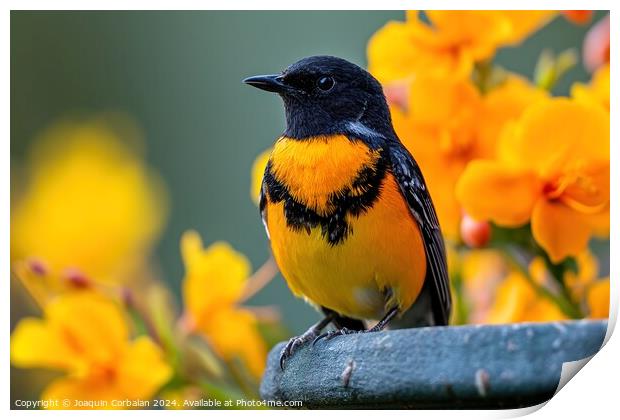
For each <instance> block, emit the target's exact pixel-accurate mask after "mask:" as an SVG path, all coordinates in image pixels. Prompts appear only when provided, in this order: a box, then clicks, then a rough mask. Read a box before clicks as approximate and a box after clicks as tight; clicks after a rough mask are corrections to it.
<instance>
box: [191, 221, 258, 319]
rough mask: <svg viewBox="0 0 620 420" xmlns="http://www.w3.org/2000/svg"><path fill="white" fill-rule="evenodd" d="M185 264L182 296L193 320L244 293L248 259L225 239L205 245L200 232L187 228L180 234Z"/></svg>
mask: <svg viewBox="0 0 620 420" xmlns="http://www.w3.org/2000/svg"><path fill="white" fill-rule="evenodd" d="M181 254H182V256H183V262H184V264H185V278H184V280H183V300H184V302H185V306H186V308H187V310H188V311H189V313H190V314H191V315H192V317H193V318H194V320H195V322H197V323H200V322H201V319H203V318H205V317H208V315H209V312H210V311H213V310H216V309H217V308H218V307H219V306H229V305H231V304H233V303H234V302H236V301H237V300H238V299H239V298H240V297H241V294H242V293H243V290H244V287H245V283H246V280H247V279H248V277H249V276H250V272H251V266H250V262H249V260H248V259H247V258H246V257H245V256H244V255H243V254H241V253H239V252H237V251H235V250H234V249H233V248H232V247H231V246H230V245H229V244H227V243H225V242H215V243H214V244H212V245H211V246H209V247H208V248H206V249H204V248H203V245H202V240H201V239H200V235H198V233H196V232H194V231H188V232H186V233H185V234H184V235H183V237H182V238H181Z"/></svg>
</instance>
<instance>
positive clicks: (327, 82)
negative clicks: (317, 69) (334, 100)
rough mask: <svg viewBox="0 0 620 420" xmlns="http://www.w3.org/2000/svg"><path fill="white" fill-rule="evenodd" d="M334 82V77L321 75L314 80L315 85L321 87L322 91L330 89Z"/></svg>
mask: <svg viewBox="0 0 620 420" xmlns="http://www.w3.org/2000/svg"><path fill="white" fill-rule="evenodd" d="M335 83H336V82H335V81H334V79H333V78H332V77H330V76H323V77H320V78H319V79H318V80H317V81H316V86H317V87H318V88H319V89H321V90H322V91H323V92H327V91H328V90H330V89H331V88H333V87H334V84H335Z"/></svg>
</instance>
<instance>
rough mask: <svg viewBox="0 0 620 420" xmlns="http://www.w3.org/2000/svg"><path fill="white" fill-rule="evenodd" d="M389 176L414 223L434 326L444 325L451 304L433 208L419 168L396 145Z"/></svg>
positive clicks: (441, 245) (445, 267)
mask: <svg viewBox="0 0 620 420" xmlns="http://www.w3.org/2000/svg"><path fill="white" fill-rule="evenodd" d="M389 148H390V154H389V156H390V160H391V167H392V172H393V174H394V176H395V178H396V181H397V182H398V184H399V186H400V189H401V191H402V193H403V196H404V197H405V199H406V200H407V204H408V205H409V209H410V210H411V214H412V215H413V217H414V218H415V219H416V221H417V222H418V225H419V226H420V230H421V232H422V236H423V239H424V246H425V250H426V266H427V268H426V278H425V286H426V287H428V289H427V290H429V291H430V294H431V302H432V310H433V316H434V319H435V325H447V324H448V321H449V318H450V311H451V306H452V300H451V297H450V284H449V277H448V268H447V263H446V250H445V246H444V241H443V236H442V234H441V230H440V228H439V220H438V219H437V213H436V212H435V206H434V205H433V202H432V201H431V197H430V194H429V192H428V189H427V188H426V184H425V182H424V177H423V176H422V172H421V171H420V167H419V166H418V164H417V163H416V161H415V160H414V159H413V157H412V156H411V154H410V153H409V152H408V151H407V149H405V147H404V146H403V145H402V144H401V143H400V142H391V143H390V146H389Z"/></svg>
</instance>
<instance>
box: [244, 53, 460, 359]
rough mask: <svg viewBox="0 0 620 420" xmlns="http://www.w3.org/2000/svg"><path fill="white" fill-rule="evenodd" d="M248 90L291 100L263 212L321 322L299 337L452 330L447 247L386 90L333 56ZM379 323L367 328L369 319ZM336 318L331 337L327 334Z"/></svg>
mask: <svg viewBox="0 0 620 420" xmlns="http://www.w3.org/2000/svg"><path fill="white" fill-rule="evenodd" d="M244 82H245V83H247V84H249V85H251V86H254V87H257V88H259V89H262V90H266V91H268V92H275V93H277V94H278V95H280V97H281V98H282V100H283V101H284V109H285V113H286V130H285V131H284V133H283V134H282V136H281V137H280V138H278V139H277V140H276V142H275V145H274V147H273V151H272V153H271V156H270V158H269V161H268V164H267V167H266V169H265V174H264V178H263V183H262V188H261V194H260V212H261V215H262V219H263V223H264V225H265V228H266V230H267V235H268V236H269V239H270V241H271V248H272V251H273V255H274V258H275V260H276V262H277V264H278V266H279V268H280V271H281V272H282V275H283V276H284V278H285V279H286V281H287V283H288V285H289V287H290V289H291V291H292V292H293V293H294V294H295V295H296V296H300V297H303V298H304V299H305V300H306V301H308V302H309V303H310V304H312V305H313V306H315V307H317V308H319V309H320V310H322V312H323V313H324V315H325V317H324V318H323V319H322V320H321V321H319V322H318V323H317V324H315V325H313V326H312V327H311V328H310V329H309V330H308V331H307V332H305V333H304V334H302V335H300V336H299V337H295V338H292V339H291V340H290V341H289V342H288V344H287V345H286V346H285V347H284V349H283V351H282V354H281V356H280V365H281V366H283V363H284V361H285V360H286V359H287V358H288V357H290V356H291V355H292V354H293V352H294V351H295V350H296V349H297V348H299V347H300V346H302V345H304V344H305V343H307V342H310V341H313V342H316V341H317V340H319V339H321V338H324V337H327V338H332V337H335V336H338V335H343V334H351V333H366V332H375V331H380V330H382V329H384V328H385V327H386V326H387V325H388V323H390V321H392V320H394V321H398V319H399V318H401V321H402V318H406V320H407V321H408V323H409V324H410V325H411V324H412V323H413V324H417V325H446V324H447V323H448V318H449V316H450V307H451V297H450V288H449V285H448V272H447V267H446V254H445V248H444V241H443V237H442V234H441V230H440V227H439V222H438V220H437V214H436V212H435V208H434V206H433V202H432V200H431V196H430V194H429V191H428V188H427V186H426V183H425V182H424V177H423V176H422V172H421V171H420V168H419V166H418V164H417V163H416V161H415V160H414V159H413V157H412V156H411V154H410V153H409V151H407V149H406V148H405V147H404V146H403V144H402V143H401V142H400V140H399V138H398V136H397V135H396V132H395V131H394V128H393V127H392V120H391V117H390V111H389V108H388V105H387V102H386V100H385V96H384V94H383V89H382V88H381V84H380V83H379V82H378V81H377V80H376V79H375V78H374V77H372V76H371V75H370V74H369V73H368V72H367V71H365V70H364V69H362V68H360V67H358V66H356V65H355V64H352V63H350V62H348V61H346V60H343V59H341V58H337V57H331V56H314V57H307V58H304V59H302V60H300V61H298V62H296V63H294V64H292V65H291V66H289V67H288V68H287V69H286V70H284V71H283V72H282V73H280V74H276V75H268V76H254V77H249V78H247V79H245V80H244ZM369 319H379V321H378V323H376V324H375V325H374V326H373V327H371V328H369V329H366V327H365V324H364V321H363V320H369ZM330 322H331V323H332V324H333V325H334V326H335V328H336V330H334V331H330V332H328V333H324V334H321V331H322V330H323V329H324V328H325V327H326V326H327V325H328V324H329V323H330Z"/></svg>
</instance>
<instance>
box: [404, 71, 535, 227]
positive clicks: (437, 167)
mask: <svg viewBox="0 0 620 420" xmlns="http://www.w3.org/2000/svg"><path fill="white" fill-rule="evenodd" d="M407 88H408V95H407V103H408V106H407V109H406V110H403V109H401V108H400V107H397V106H392V119H393V123H394V128H395V129H396V132H397V133H398V135H399V137H400V139H401V140H402V142H403V144H404V145H405V146H406V147H407V148H408V149H409V150H410V151H411V153H412V154H413V155H414V156H415V158H416V160H417V161H418V163H419V164H420V167H421V168H422V171H423V173H424V177H425V179H426V181H427V182H428V184H429V190H430V192H431V195H432V197H433V201H434V203H435V206H436V208H437V213H438V215H439V220H440V223H441V227H442V230H443V231H444V234H445V235H446V236H448V237H449V238H453V239H455V238H458V236H459V229H460V220H461V214H462V210H461V206H460V205H459V203H458V202H457V200H456V196H455V193H454V189H455V186H456V183H457V181H458V179H459V178H460V176H461V174H462V172H463V170H464V169H465V167H466V166H467V164H468V163H469V162H470V161H471V160H472V159H479V158H493V157H494V156H495V154H496V144H497V143H498V141H497V140H498V138H499V136H500V134H501V132H502V130H503V128H504V126H505V125H506V124H507V123H508V122H510V121H512V120H514V119H516V118H518V117H519V116H520V115H521V113H522V112H523V110H524V109H525V108H526V107H527V106H528V105H530V104H531V103H535V102H537V101H540V100H543V99H544V98H546V94H545V93H544V92H542V91H541V90H540V89H537V88H535V87H533V86H531V85H530V84H529V83H527V81H525V80H524V79H522V78H520V77H518V76H515V75H509V76H508V77H507V78H506V80H505V81H504V82H503V83H502V84H500V85H499V86H497V87H496V88H495V89H493V90H492V91H491V92H489V93H488V94H487V95H485V96H484V97H481V96H480V94H479V93H478V91H477V90H476V88H475V87H474V86H473V84H472V83H471V82H469V81H468V80H456V81H455V80H452V79H446V80H438V79H434V78H417V79H415V80H413V81H411V82H410V83H408V85H407Z"/></svg>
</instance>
